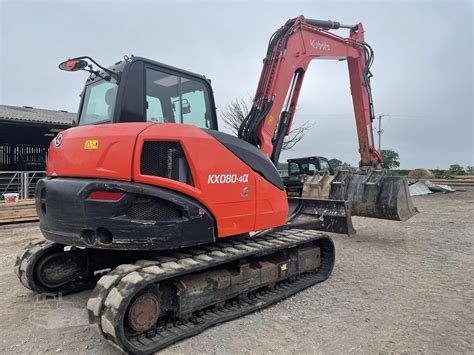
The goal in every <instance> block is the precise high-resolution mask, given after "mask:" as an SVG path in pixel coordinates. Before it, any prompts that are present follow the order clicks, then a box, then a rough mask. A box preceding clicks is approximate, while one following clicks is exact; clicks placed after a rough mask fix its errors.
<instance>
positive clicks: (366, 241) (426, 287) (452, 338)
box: [0, 188, 474, 354]
mask: <svg viewBox="0 0 474 355" xmlns="http://www.w3.org/2000/svg"><path fill="white" fill-rule="evenodd" d="M467 189H468V191H467V192H456V193H453V194H446V195H442V194H433V195H429V196H421V197H416V198H415V204H416V205H417V206H418V208H419V209H420V211H421V213H420V214H419V215H417V216H416V217H414V218H412V219H411V220H410V221H408V222H405V223H399V222H389V221H377V220H369V219H363V218H359V219H355V221H354V222H355V223H354V224H355V227H356V229H357V231H358V234H357V235H356V236H355V237H353V238H351V239H348V238H347V237H343V236H335V237H334V239H335V243H336V248H337V253H338V254H337V260H336V267H335V270H334V272H333V274H332V276H331V278H330V279H329V280H328V281H326V282H325V283H323V284H320V285H318V286H315V287H312V288H309V289H307V290H305V291H303V292H301V293H299V294H297V295H296V296H293V297H292V298H290V299H287V300H285V301H283V302H280V303H279V304H277V305H275V306H272V307H270V308H268V309H266V310H264V311H262V312H258V313H254V314H251V315H249V316H246V317H244V318H241V319H238V320H235V321H231V322H228V323H225V324H222V325H220V326H217V327H214V328H212V329H210V330H208V331H206V332H204V333H202V334H200V335H199V336H196V337H194V338H192V339H188V340H186V341H183V342H181V343H178V344H176V345H174V346H172V347H170V348H168V349H166V350H165V351H164V353H168V354H172V353H190V352H193V353H222V352H225V353H246V352H248V353H258V354H262V353H288V352H294V353H314V352H317V353H319V352H321V353H323V352H324V353H327V352H331V353H348V352H352V353H389V352H396V353H400V352H408V353H473V352H474V344H473V339H474V248H473V240H474V188H467ZM38 237H40V233H39V230H38V227H37V226H36V225H31V224H30V225H20V226H14V227H9V228H5V227H3V228H0V290H1V291H0V320H1V322H0V334H2V337H1V340H0V353H38V354H40V353H49V352H57V353H61V352H63V353H88V354H116V353H117V351H116V350H115V349H114V348H112V347H111V346H109V345H108V344H107V343H106V342H105V341H104V340H102V339H101V337H100V336H99V335H97V334H96V333H95V330H94V329H93V328H92V327H89V325H88V321H87V316H86V312H85V309H84V307H85V305H86V302H87V298H88V295H89V292H88V291H87V292H82V293H80V294H77V295H72V296H65V297H64V298H62V299H43V298H41V297H39V296H35V295H33V294H32V293H30V292H29V291H28V290H26V289H25V288H23V286H21V285H20V283H19V282H18V280H17V279H16V276H15V275H14V273H13V268H12V267H13V263H14V260H15V254H16V252H17V250H18V249H20V248H21V246H22V245H24V244H26V243H27V242H28V241H29V240H31V239H34V238H38Z"/></svg>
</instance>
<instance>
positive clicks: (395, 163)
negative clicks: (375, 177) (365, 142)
mask: <svg viewBox="0 0 474 355" xmlns="http://www.w3.org/2000/svg"><path fill="white" fill-rule="evenodd" d="M380 154H382V161H383V163H382V166H383V168H384V169H392V168H398V167H399V166H400V156H399V155H398V153H397V152H396V151H394V150H391V149H382V150H381V151H380Z"/></svg>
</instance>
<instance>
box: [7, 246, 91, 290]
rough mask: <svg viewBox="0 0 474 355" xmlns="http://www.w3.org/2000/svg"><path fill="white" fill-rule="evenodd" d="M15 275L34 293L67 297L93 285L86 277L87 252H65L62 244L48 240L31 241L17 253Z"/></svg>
mask: <svg viewBox="0 0 474 355" xmlns="http://www.w3.org/2000/svg"><path fill="white" fill-rule="evenodd" d="M15 273H16V274H17V276H18V278H19V279H20V281H21V283H22V284H23V285H24V286H25V287H26V288H29V289H30V290H32V291H34V292H37V293H48V294H58V293H63V294H66V293H71V292H77V291H80V290H83V289H86V288H90V287H91V286H93V283H92V279H90V280H89V279H88V277H86V276H89V275H88V258H87V253H86V252H85V251H84V250H65V246H64V245H61V244H57V243H52V242H50V241H47V240H41V241H35V242H32V243H30V244H28V245H27V246H26V248H25V249H23V250H22V251H21V252H20V253H19V254H18V256H17V259H16V263H15ZM93 281H94V283H95V280H93Z"/></svg>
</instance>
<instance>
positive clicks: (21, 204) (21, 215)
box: [0, 199, 38, 224]
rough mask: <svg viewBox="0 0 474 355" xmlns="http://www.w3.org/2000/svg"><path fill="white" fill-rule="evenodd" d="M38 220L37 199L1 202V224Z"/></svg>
mask: <svg viewBox="0 0 474 355" xmlns="http://www.w3.org/2000/svg"><path fill="white" fill-rule="evenodd" d="M37 220H38V215H37V214H36V207H35V200H34V199H30V200H20V201H18V202H16V203H0V224H8V223H18V222H33V221H37Z"/></svg>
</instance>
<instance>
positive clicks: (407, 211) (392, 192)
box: [329, 170, 418, 221]
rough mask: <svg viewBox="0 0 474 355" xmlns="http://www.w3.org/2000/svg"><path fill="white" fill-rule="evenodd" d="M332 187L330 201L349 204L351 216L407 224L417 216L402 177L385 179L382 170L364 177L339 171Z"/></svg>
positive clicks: (387, 177)
mask: <svg viewBox="0 0 474 355" xmlns="http://www.w3.org/2000/svg"><path fill="white" fill-rule="evenodd" d="M331 185H332V186H331V191H330V193H329V198H330V199H335V200H346V201H350V203H351V212H352V215H353V216H362V217H371V218H381V219H389V220H394V221H406V220H407V219H409V218H411V217H413V216H414V215H415V214H417V213H418V209H417V208H416V207H415V206H414V205H413V201H412V199H411V196H410V193H409V190H408V181H407V179H406V178H405V177H399V176H387V175H386V174H385V172H384V171H382V170H372V171H370V172H369V173H368V174H367V175H359V174H350V173H349V171H347V170H341V171H339V172H338V173H337V175H336V176H335V178H334V180H333V181H332V184H331Z"/></svg>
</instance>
